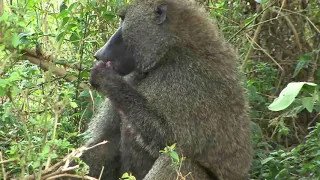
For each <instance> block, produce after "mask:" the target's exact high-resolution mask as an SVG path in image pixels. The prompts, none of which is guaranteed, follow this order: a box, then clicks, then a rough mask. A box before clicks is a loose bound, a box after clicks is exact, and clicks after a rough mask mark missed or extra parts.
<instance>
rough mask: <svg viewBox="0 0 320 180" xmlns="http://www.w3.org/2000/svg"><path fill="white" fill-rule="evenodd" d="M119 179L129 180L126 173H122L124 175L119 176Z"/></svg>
mask: <svg viewBox="0 0 320 180" xmlns="http://www.w3.org/2000/svg"><path fill="white" fill-rule="evenodd" d="M121 178H123V179H127V178H129V174H128V173H124V174H123V175H122V176H121Z"/></svg>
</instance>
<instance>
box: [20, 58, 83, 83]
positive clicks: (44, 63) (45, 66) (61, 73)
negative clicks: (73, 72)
mask: <svg viewBox="0 0 320 180" xmlns="http://www.w3.org/2000/svg"><path fill="white" fill-rule="evenodd" d="M23 57H24V58H26V59H27V60H29V61H30V62H31V63H32V64H35V65H38V66H40V68H41V69H44V70H48V69H49V66H52V67H51V68H52V72H53V73H54V74H55V75H57V76H61V77H65V79H66V80H67V81H68V82H73V81H75V80H76V79H77V78H76V77H74V76H69V77H66V76H67V75H68V73H67V72H66V71H65V70H64V69H62V68H58V67H56V66H54V65H53V64H52V65H51V64H50V63H49V62H48V61H45V60H42V59H39V58H37V57H34V56H32V55H30V54H25V55H24V56H23ZM80 87H81V88H83V89H89V86H88V85H86V84H84V83H81V84H80Z"/></svg>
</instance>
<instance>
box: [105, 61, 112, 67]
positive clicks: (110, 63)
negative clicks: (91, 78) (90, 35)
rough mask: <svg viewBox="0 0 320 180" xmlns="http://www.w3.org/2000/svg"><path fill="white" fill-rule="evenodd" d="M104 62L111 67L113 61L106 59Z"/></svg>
mask: <svg viewBox="0 0 320 180" xmlns="http://www.w3.org/2000/svg"><path fill="white" fill-rule="evenodd" d="M104 64H105V65H106V67H110V66H111V65H112V62H111V61H109V60H107V61H104Z"/></svg>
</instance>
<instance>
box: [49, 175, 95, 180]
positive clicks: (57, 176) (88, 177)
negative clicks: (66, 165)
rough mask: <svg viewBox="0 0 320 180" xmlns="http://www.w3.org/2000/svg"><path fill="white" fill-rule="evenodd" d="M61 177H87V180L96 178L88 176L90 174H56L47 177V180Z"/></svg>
mask: <svg viewBox="0 0 320 180" xmlns="http://www.w3.org/2000/svg"><path fill="white" fill-rule="evenodd" d="M61 177H73V178H78V179H89V180H97V179H96V178H93V177H90V176H79V175H74V174H59V175H56V176H52V177H49V178H47V180H50V179H57V178H61Z"/></svg>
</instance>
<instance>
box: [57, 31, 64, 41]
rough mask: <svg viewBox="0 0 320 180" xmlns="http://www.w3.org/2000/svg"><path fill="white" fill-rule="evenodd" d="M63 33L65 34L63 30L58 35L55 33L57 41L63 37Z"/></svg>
mask: <svg viewBox="0 0 320 180" xmlns="http://www.w3.org/2000/svg"><path fill="white" fill-rule="evenodd" d="M64 35H65V32H64V31H63V32H60V33H59V34H58V35H57V38H56V39H57V41H58V42H59V41H60V40H62V39H63V38H64Z"/></svg>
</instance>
